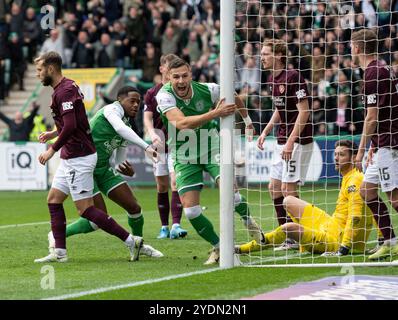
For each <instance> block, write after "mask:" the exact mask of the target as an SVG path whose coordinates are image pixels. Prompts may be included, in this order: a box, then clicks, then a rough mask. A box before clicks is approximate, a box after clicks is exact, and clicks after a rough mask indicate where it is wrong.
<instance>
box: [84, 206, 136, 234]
mask: <svg viewBox="0 0 398 320" xmlns="http://www.w3.org/2000/svg"><path fill="white" fill-rule="evenodd" d="M82 217H83V218H86V219H87V220H89V221H91V222H94V223H95V224H96V225H97V226H98V227H99V228H101V229H102V230H104V231H105V232H107V233H109V234H111V235H113V236H115V237H118V238H119V239H120V240H122V241H125V240H126V239H127V238H128V237H129V235H130V234H129V233H128V232H127V231H126V230H125V229H123V228H122V227H121V226H120V225H119V224H118V223H117V222H116V221H115V220H114V219H113V218H112V217H111V216H108V215H107V214H106V213H105V212H103V211H101V210H100V209H97V208H95V207H94V206H91V207H88V208H87V209H86V211H84V212H83V214H82Z"/></svg>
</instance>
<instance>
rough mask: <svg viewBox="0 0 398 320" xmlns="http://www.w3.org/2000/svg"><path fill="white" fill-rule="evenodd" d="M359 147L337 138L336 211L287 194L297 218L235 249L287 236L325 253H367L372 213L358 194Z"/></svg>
mask: <svg viewBox="0 0 398 320" xmlns="http://www.w3.org/2000/svg"><path fill="white" fill-rule="evenodd" d="M357 150H358V147H357V145H356V144H355V142H353V141H350V140H340V141H337V142H336V145H335V151H334V159H335V168H336V170H337V171H338V172H339V173H340V174H341V175H342V177H343V181H342V183H341V189H340V192H339V196H338V199H337V204H336V209H335V211H334V213H333V215H331V216H330V215H328V214H327V213H326V212H325V211H323V210H321V209H319V208H317V207H315V206H314V205H312V204H310V203H308V202H306V201H304V200H301V199H298V198H295V197H293V196H288V197H286V198H285V199H284V202H283V204H284V206H285V209H286V211H287V212H288V213H289V215H290V216H291V217H292V220H293V221H294V222H288V223H285V224H283V225H282V226H279V227H278V228H276V229H275V230H273V231H271V232H269V233H266V234H264V235H263V239H262V241H261V243H260V244H258V243H257V242H256V241H255V240H253V241H251V242H249V243H246V244H243V245H240V246H237V247H236V248H235V251H236V253H249V252H253V251H259V250H261V249H265V248H267V247H272V246H275V245H279V244H281V243H282V242H283V241H285V239H286V238H290V239H294V240H296V241H298V242H299V243H300V245H301V247H302V248H303V249H304V250H305V251H309V252H311V253H318V254H322V255H323V256H343V255H347V254H348V253H349V252H350V251H351V252H353V253H364V252H365V246H366V241H367V239H368V237H369V234H370V231H371V230H372V223H373V217H372V213H371V211H370V210H369V208H368V207H367V206H366V205H365V203H364V202H363V200H362V198H361V196H360V194H359V187H360V185H361V182H362V180H363V177H364V175H363V173H361V172H360V171H358V170H357V169H356V168H355V165H354V159H355V155H356V153H357Z"/></svg>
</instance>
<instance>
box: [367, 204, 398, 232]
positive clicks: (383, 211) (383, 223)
mask: <svg viewBox="0 0 398 320" xmlns="http://www.w3.org/2000/svg"><path fill="white" fill-rule="evenodd" d="M366 204H367V206H368V207H369V209H370V210H371V211H372V213H373V217H374V218H375V220H376V222H377V225H378V227H379V229H380V231H381V233H382V234H383V237H384V240H389V239H392V238H395V234H394V229H393V227H392V224H391V219H390V213H389V212H388V208H387V206H386V205H385V203H384V202H383V200H382V199H380V197H377V198H375V199H373V200H370V201H366Z"/></svg>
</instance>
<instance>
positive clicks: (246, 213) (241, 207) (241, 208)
mask: <svg viewBox="0 0 398 320" xmlns="http://www.w3.org/2000/svg"><path fill="white" fill-rule="evenodd" d="M235 211H236V212H237V213H238V214H239V215H240V217H241V218H242V219H243V220H247V219H248V217H250V210H249V206H248V205H247V200H246V198H245V197H244V196H242V195H240V202H239V203H238V204H237V205H235Z"/></svg>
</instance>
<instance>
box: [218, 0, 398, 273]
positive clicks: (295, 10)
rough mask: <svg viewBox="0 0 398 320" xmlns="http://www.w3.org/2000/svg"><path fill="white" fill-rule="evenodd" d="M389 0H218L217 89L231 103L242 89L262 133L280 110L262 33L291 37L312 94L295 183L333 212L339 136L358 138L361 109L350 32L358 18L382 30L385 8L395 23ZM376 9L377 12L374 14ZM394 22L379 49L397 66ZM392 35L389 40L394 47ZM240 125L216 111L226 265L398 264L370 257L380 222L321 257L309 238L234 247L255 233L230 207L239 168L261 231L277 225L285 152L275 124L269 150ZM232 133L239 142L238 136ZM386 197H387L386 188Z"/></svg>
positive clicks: (293, 56) (296, 64)
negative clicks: (308, 149) (242, 249)
mask: <svg viewBox="0 0 398 320" xmlns="http://www.w3.org/2000/svg"><path fill="white" fill-rule="evenodd" d="M387 2H389V3H390V7H389V8H390V11H388V10H387V11H386V10H385V8H383V1H380V2H379V3H378V4H376V5H375V6H376V7H374V6H371V5H370V7H369V3H370V2H369V1H361V2H358V3H359V5H358V3H356V2H354V1H348V2H347V1H324V0H322V1H316V0H307V1H298V0H283V1H260V0H248V1H243V0H234V1H231V0H221V1H220V4H221V10H220V22H221V23H220V26H221V32H220V67H221V68H220V85H221V95H220V96H221V97H225V99H226V103H233V102H234V93H235V92H237V93H238V95H239V96H240V97H241V98H242V100H243V101H244V102H245V104H246V105H247V107H248V109H249V115H250V116H251V118H252V121H253V123H254V124H255V129H256V133H257V135H258V134H260V133H261V131H262V130H263V128H264V126H265V125H266V124H267V123H268V122H269V120H270V118H271V115H272V112H273V111H274V110H275V107H274V105H273V100H272V98H273V97H272V92H270V89H269V84H268V83H267V77H268V75H269V72H267V71H266V70H263V67H262V65H261V61H260V51H261V47H262V43H263V42H264V40H265V39H281V40H284V41H285V42H286V43H287V47H288V57H287V61H286V69H287V70H292V69H294V70H298V71H299V72H300V74H302V75H303V77H304V79H305V82H306V85H307V86H308V91H309V95H310V96H311V109H312V110H311V122H312V124H313V130H314V134H313V136H314V137H313V138H314V149H313V151H312V155H311V160H310V162H309V170H308V173H307V176H306V182H305V184H304V186H299V187H298V195H299V198H300V199H303V200H305V201H307V202H308V203H310V204H312V205H314V206H316V207H318V208H320V209H321V210H323V211H325V212H326V213H328V214H329V215H330V216H331V215H332V214H333V212H334V210H335V207H336V201H337V198H338V196H339V191H340V188H341V183H342V179H341V176H340V175H339V173H338V172H337V171H336V169H335V166H334V148H335V142H336V141H338V140H341V139H347V140H349V141H353V142H355V143H357V144H359V140H360V134H361V132H362V125H363V119H364V114H365V110H364V107H363V106H362V102H361V96H362V95H361V92H360V88H361V83H362V71H360V69H359V68H358V65H356V64H355V62H354V61H352V60H351V54H350V46H349V44H350V41H349V39H350V37H351V34H352V32H354V31H356V30H358V29H359V28H360V27H361V24H362V27H367V28H373V29H374V30H377V32H378V34H381V32H382V31H383V30H384V29H383V30H382V31H380V30H381V29H380V28H383V25H381V26H380V25H378V23H379V19H381V17H383V18H384V19H387V20H386V21H387V22H386V23H387V24H388V23H389V24H390V25H391V26H392V25H393V20H392V19H393V17H395V16H398V15H397V13H398V12H396V11H394V9H393V8H392V3H391V2H390V1H387ZM347 3H348V4H347ZM361 3H362V4H361ZM397 8H398V6H397ZM372 10H373V11H374V12H375V17H376V18H375V19H376V20H375V19H373V16H371V14H372V12H373V11H372ZM379 12H382V13H383V14H380V13H379ZM388 15H390V21H389V22H388ZM386 17H387V18H386ZM394 21H395V20H394ZM379 24H380V23H379ZM394 28H396V31H394V32H392V31H390V33H389V34H388V35H387V36H385V37H384V38H383V40H382V41H386V44H385V45H381V48H384V49H383V50H384V51H383V55H381V54H379V55H378V57H380V59H388V57H390V58H389V59H390V60H389V61H386V62H387V64H389V65H392V66H393V69H394V71H396V72H397V73H398V25H394ZM391 30H392V29H391ZM387 33H388V32H387ZM386 38H389V40H385V39H386ZM388 41H390V42H391V43H392V45H391V43H390V49H389V48H388ZM394 46H395V47H394ZM393 48H396V50H397V51H396V53H394V52H392V50H395V49H393ZM395 69H396V70H395ZM283 89H284V88H283ZM280 90H282V88H281V89H280ZM343 109H344V111H342V110H343ZM237 128H238V129H240V132H241V135H240V136H239V137H237V136H236V135H235V134H234V132H236V129H237ZM243 129H244V123H243V121H242V120H241V119H240V118H236V121H235V117H234V116H229V117H227V118H223V119H221V121H220V142H221V146H220V267H221V268H232V267H233V266H236V265H242V266H245V267H272V268H275V267H341V266H353V267H356V266H371V267H381V266H397V265H398V260H397V261H394V258H388V259H386V260H383V261H369V260H368V256H369V253H368V251H369V249H372V248H373V247H375V246H376V245H377V244H378V243H379V240H378V238H380V232H379V233H378V230H377V227H376V223H374V224H373V227H372V231H371V232H370V236H369V237H366V236H364V239H362V240H363V241H362V240H361V241H362V242H363V243H364V248H363V250H362V251H360V252H359V251H356V252H352V251H353V250H351V251H350V253H349V254H348V255H345V256H329V257H323V256H321V254H320V253H319V252H314V250H313V249H312V251H311V250H308V249H306V248H304V247H303V246H301V247H300V248H299V249H298V250H279V251H275V250H274V249H275V248H274V247H272V248H271V247H270V246H268V247H266V248H265V247H262V248H261V250H253V252H249V253H243V254H239V255H237V254H235V253H234V249H235V246H236V245H240V244H244V243H248V242H250V241H251V240H252V239H251V238H250V236H249V234H248V231H247V229H245V227H244V226H242V223H241V222H240V221H239V219H240V218H239V217H238V216H237V215H236V214H235V213H234V181H235V179H236V178H238V179H237V181H238V187H239V190H240V193H241V194H242V195H244V197H245V198H246V199H247V203H248V206H249V208H250V214H251V216H253V218H254V219H255V220H256V221H257V223H258V224H259V225H261V228H262V229H263V231H264V233H269V232H271V231H273V230H275V229H276V228H277V227H278V226H279V224H278V219H277V216H276V213H275V206H274V203H273V200H272V199H271V196H270V194H269V188H268V183H269V180H270V171H271V167H272V164H273V155H274V153H275V152H279V151H278V150H279V149H278V144H277V139H276V130H275V128H274V130H273V132H272V133H271V134H270V135H269V136H268V137H267V138H266V141H265V144H264V150H263V151H261V150H259V149H258V148H257V146H256V139H257V136H255V138H254V141H252V142H249V141H247V139H245V137H244V134H243V133H244V130H243ZM236 139H239V141H240V143H236ZM238 158H239V159H238ZM382 198H383V199H385V202H386V204H387V203H388V201H387V200H386V198H385V196H384V195H383V196H382ZM388 208H389V212H390V216H391V219H392V222H393V226H394V225H395V226H398V215H397V213H396V212H395V211H394V209H393V208H391V206H390V205H388ZM365 234H366V232H365ZM275 247H276V246H275ZM395 259H398V258H395Z"/></svg>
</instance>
